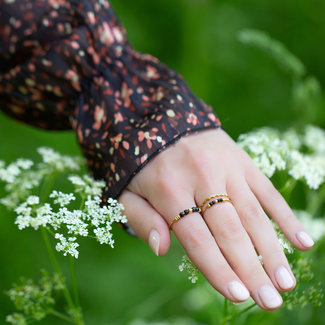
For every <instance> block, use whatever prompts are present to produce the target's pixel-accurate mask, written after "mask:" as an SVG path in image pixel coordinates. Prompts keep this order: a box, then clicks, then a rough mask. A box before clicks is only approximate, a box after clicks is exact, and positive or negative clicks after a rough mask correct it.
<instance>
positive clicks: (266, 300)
mask: <svg viewBox="0 0 325 325" xmlns="http://www.w3.org/2000/svg"><path fill="white" fill-rule="evenodd" d="M259 295H260V298H261V300H262V302H263V304H264V306H265V307H267V308H276V307H279V306H281V304H282V298H281V296H280V295H279V293H278V292H277V291H276V290H275V289H274V288H272V287H271V286H270V285H268V284H265V285H263V286H262V287H260V289H259Z"/></svg>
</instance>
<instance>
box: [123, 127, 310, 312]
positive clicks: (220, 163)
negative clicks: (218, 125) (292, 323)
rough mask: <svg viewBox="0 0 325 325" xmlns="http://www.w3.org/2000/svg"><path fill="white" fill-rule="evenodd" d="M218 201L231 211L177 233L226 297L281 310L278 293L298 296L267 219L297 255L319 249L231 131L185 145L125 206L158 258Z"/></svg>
mask: <svg viewBox="0 0 325 325" xmlns="http://www.w3.org/2000/svg"><path fill="white" fill-rule="evenodd" d="M216 193H227V194H228V195H229V196H230V197H231V199H232V203H233V204H231V203H229V202H223V203H221V204H217V205H214V206H213V207H211V208H209V209H207V210H206V212H205V213H204V218H202V217H201V215H200V214H199V213H192V214H189V215H186V216H185V217H183V218H182V219H180V220H179V221H177V222H176V223H175V224H174V225H173V226H172V231H173V232H174V233H175V235H176V237H177V238H178V240H179V241H180V243H181V244H182V246H183V247H184V249H185V251H186V253H187V255H188V256H189V257H190V259H191V260H192V262H193V263H194V264H195V265H196V266H197V267H198V268H199V270H200V271H201V273H202V274H203V275H204V277H205V278H206V279H207V280H208V281H209V283H210V284H211V285H212V286H213V287H214V288H215V289H216V290H217V291H219V292H220V293H221V294H222V295H223V296H224V297H226V298H227V299H229V300H231V301H233V302H241V301H245V300H246V299H248V297H249V296H251V297H252V298H253V299H254V300H255V301H256V303H257V304H258V305H259V306H260V307H261V308H262V309H265V310H274V309H277V308H279V307H280V306H281V304H282V299H281V297H280V295H279V294H278V291H290V290H292V289H293V288H294V287H295V285H296V280H295V278H294V275H293V273H292V271H291V269H290V266H289V264H288V261H287V258H286V256H285V254H284V252H283V249H282V248H281V246H280V244H279V241H278V239H277V237H276V233H275V231H274V228H273V226H272V223H271V221H270V219H269V217H270V218H272V219H273V220H274V221H275V222H276V223H277V224H278V225H279V227H280V229H281V230H282V232H283V233H284V234H285V236H286V237H287V238H288V239H289V241H290V242H291V243H292V244H293V245H294V246H295V247H296V248H298V249H300V250H308V249H310V248H311V247H312V245H313V242H312V241H311V240H309V238H308V237H307V239H306V235H305V234H304V233H303V232H302V231H304V232H305V229H304V227H303V226H302V224H301V223H300V222H299V221H298V220H297V218H296V217H295V215H294V214H293V212H292V210H291V209H290V207H289V206H288V204H287V203H286V201H285V200H284V199H283V197H282V196H281V195H280V193H279V192H278V191H277V190H276V189H275V188H274V186H273V185H272V183H271V181H270V180H269V179H268V178H267V177H266V176H264V175H263V174H262V173H261V172H260V171H259V170H258V168H257V167H256V166H255V165H254V163H253V161H252V160H251V159H250V158H249V156H248V155H247V154H246V153H245V152H244V151H243V150H242V149H241V148H240V147H238V146H237V144H236V143H235V142H234V141H233V140H232V139H231V138H230V137H229V136H228V135H227V133H226V132H225V131H223V130H222V129H213V130H205V131H199V132H197V133H192V134H190V135H188V136H186V137H183V138H181V139H180V140H179V141H178V142H176V143H175V144H173V145H171V146H169V147H168V148H166V149H165V150H164V151H163V152H161V153H160V154H159V155H157V156H156V157H155V158H153V159H152V160H151V161H150V162H149V163H148V165H147V166H145V167H144V168H143V169H142V170H141V171H140V172H139V173H138V174H137V175H136V176H135V177H134V178H133V179H132V181H131V183H130V184H129V185H128V186H127V188H126V189H125V190H124V191H123V193H122V195H121V196H120V198H119V201H120V202H121V203H123V204H124V206H125V214H126V216H127V218H128V223H129V224H130V226H131V227H132V228H133V229H134V230H135V232H136V234H137V235H138V236H139V237H140V238H141V239H143V240H144V241H146V242H150V244H151V247H152V248H153V250H154V252H155V253H156V254H157V255H164V254H166V253H167V252H168V250H169V246H170V231H169V228H168V225H169V224H170V223H171V222H172V220H173V219H174V217H175V216H176V215H177V214H179V212H181V211H183V210H184V209H187V208H191V207H194V206H199V205H200V204H201V203H202V202H203V200H204V199H205V198H206V197H209V196H210V195H213V194H216ZM152 230H155V231H156V232H157V233H155V232H152ZM153 233H154V238H151V240H149V238H150V234H151V236H152V234H153ZM307 236H308V235H307ZM258 254H259V255H262V256H263V263H264V268H263V266H262V265H261V263H260V261H259V259H258V257H257V255H258ZM246 289H247V290H248V291H247V290H246Z"/></svg>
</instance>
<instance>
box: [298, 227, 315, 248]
mask: <svg viewBox="0 0 325 325" xmlns="http://www.w3.org/2000/svg"><path fill="white" fill-rule="evenodd" d="M297 238H298V240H299V241H300V242H301V244H302V245H304V246H306V247H311V246H313V245H314V241H313V240H312V239H311V237H310V236H309V235H308V234H307V233H306V232H305V231H299V232H298V233H297Z"/></svg>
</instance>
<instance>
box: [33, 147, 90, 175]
mask: <svg viewBox="0 0 325 325" xmlns="http://www.w3.org/2000/svg"><path fill="white" fill-rule="evenodd" d="M37 152H38V153H39V154H40V155H41V156H42V159H43V163H44V164H45V166H51V167H52V168H53V169H54V170H57V171H59V172H63V171H66V170H71V171H73V170H80V165H82V164H83V163H84V159H83V158H81V157H79V156H76V157H71V156H65V155H61V154H60V153H58V152H56V151H54V150H53V149H52V148H47V147H40V148H38V149H37Z"/></svg>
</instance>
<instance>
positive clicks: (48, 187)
mask: <svg viewBox="0 0 325 325" xmlns="http://www.w3.org/2000/svg"><path fill="white" fill-rule="evenodd" d="M56 175H57V173H56V172H53V174H51V175H49V176H48V177H47V178H45V180H44V183H43V186H42V188H41V193H40V197H41V200H40V201H41V203H44V202H45V201H46V199H47V198H48V196H49V195H50V193H51V191H52V189H53V186H54V183H55V178H56ZM47 179H48V182H46V180H47Z"/></svg>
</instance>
